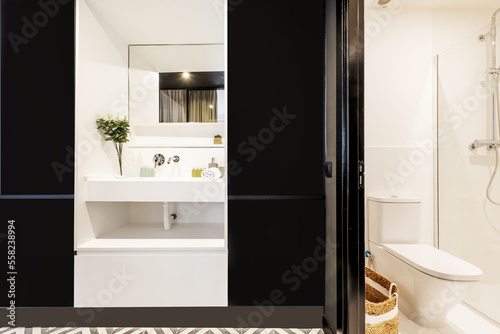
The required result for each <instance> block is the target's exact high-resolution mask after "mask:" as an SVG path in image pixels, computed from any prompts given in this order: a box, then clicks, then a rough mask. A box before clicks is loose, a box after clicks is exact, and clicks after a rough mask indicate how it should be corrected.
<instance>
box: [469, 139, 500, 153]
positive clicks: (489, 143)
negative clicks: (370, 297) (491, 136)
mask: <svg viewBox="0 0 500 334" xmlns="http://www.w3.org/2000/svg"><path fill="white" fill-rule="evenodd" d="M481 146H488V150H491V149H492V148H495V147H497V146H500V140H478V139H476V140H474V142H473V143H472V144H470V145H469V149H470V150H472V151H473V150H475V149H476V148H479V147H481Z"/></svg>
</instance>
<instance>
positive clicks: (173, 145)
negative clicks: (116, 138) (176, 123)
mask: <svg viewBox="0 0 500 334" xmlns="http://www.w3.org/2000/svg"><path fill="white" fill-rule="evenodd" d="M128 147H130V148H224V147H225V145H224V144H220V145H219V144H217V145H216V144H196V143H182V142H181V143H171V142H164V143H163V142H161V141H156V142H153V141H134V142H131V143H130V144H129V145H128Z"/></svg>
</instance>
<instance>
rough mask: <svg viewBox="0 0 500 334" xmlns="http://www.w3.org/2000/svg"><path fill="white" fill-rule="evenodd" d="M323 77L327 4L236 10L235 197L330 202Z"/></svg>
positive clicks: (262, 4) (232, 72) (251, 4)
mask: <svg viewBox="0 0 500 334" xmlns="http://www.w3.org/2000/svg"><path fill="white" fill-rule="evenodd" d="M229 5H231V2H229ZM323 71H324V9H323V1H321V0H320V1H318V0H314V1H307V2H305V1H296V0H294V1H290V0H271V1H269V0H252V1H238V2H237V5H234V7H231V8H230V10H229V13H228V87H227V92H228V113H229V115H228V122H229V127H228V143H229V147H228V151H229V160H230V161H232V162H230V164H231V165H230V170H229V173H230V176H231V178H230V182H229V194H230V195H289V196H290V195H303V196H311V195H312V196H321V195H323V194H324V182H323V152H324V145H323V137H324V126H323V122H324V89H323V87H324V75H323Z"/></svg>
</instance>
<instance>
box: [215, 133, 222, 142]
mask: <svg viewBox="0 0 500 334" xmlns="http://www.w3.org/2000/svg"><path fill="white" fill-rule="evenodd" d="M214 144H222V136H221V135H215V136H214Z"/></svg>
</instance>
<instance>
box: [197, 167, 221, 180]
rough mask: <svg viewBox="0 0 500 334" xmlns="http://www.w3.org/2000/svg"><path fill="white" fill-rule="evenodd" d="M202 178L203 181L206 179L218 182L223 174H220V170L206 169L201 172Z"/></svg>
mask: <svg viewBox="0 0 500 334" xmlns="http://www.w3.org/2000/svg"><path fill="white" fill-rule="evenodd" d="M201 177H202V178H203V179H206V180H216V179H220V177H221V173H220V170H219V168H215V167H211V168H207V169H204V170H203V171H202V172H201Z"/></svg>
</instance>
